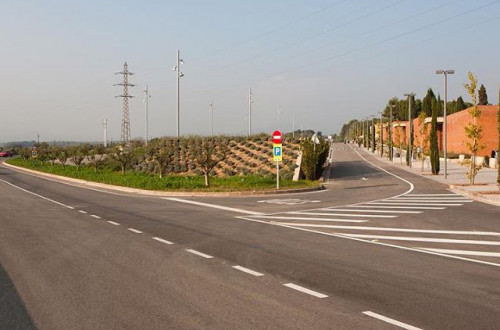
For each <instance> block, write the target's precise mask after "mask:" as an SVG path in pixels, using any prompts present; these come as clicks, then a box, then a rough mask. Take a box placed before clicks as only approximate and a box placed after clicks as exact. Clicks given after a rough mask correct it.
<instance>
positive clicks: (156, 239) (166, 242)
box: [153, 237, 174, 245]
mask: <svg viewBox="0 0 500 330" xmlns="http://www.w3.org/2000/svg"><path fill="white" fill-rule="evenodd" d="M153 239H154V240H155V241H158V242H161V243H165V244H169V245H171V244H174V243H173V242H170V241H167V240H166V239H163V238H159V237H153Z"/></svg>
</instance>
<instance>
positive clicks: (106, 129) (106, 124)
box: [102, 118, 108, 148]
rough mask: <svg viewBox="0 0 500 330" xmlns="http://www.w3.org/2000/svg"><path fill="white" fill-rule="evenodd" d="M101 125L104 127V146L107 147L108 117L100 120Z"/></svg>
mask: <svg viewBox="0 0 500 330" xmlns="http://www.w3.org/2000/svg"><path fill="white" fill-rule="evenodd" d="M102 127H103V129H104V141H103V142H104V143H103V145H104V148H107V147H108V119H107V118H104V119H103V121H102Z"/></svg>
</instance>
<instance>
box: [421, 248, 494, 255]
mask: <svg viewBox="0 0 500 330" xmlns="http://www.w3.org/2000/svg"><path fill="white" fill-rule="evenodd" d="M417 249H422V250H426V251H432V252H439V253H445V254H446V253H448V254H458V255H464V256H478V257H495V258H500V253H498V252H485V251H470V250H449V249H429V248H423V247H418V248H417Z"/></svg>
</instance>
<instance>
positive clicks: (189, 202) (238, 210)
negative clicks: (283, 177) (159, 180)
mask: <svg viewBox="0 0 500 330" xmlns="http://www.w3.org/2000/svg"><path fill="white" fill-rule="evenodd" d="M163 199H166V200H170V201H174V202H180V203H187V204H193V205H198V206H205V207H211V208H214V209H219V210H225V211H232V212H237V213H244V214H251V215H260V214H262V213H260V212H254V211H247V210H242V209H237V208H234V207H227V206H221V205H216V204H208V203H202V202H196V201H191V200H188V199H181V198H173V197H164V198H163Z"/></svg>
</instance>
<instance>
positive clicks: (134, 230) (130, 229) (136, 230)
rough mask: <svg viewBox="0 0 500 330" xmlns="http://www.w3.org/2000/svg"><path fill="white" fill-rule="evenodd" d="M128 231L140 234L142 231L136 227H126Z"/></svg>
mask: <svg viewBox="0 0 500 330" xmlns="http://www.w3.org/2000/svg"><path fill="white" fill-rule="evenodd" d="M127 230H128V231H131V232H133V233H136V234H142V231H140V230H138V229H135V228H127Z"/></svg>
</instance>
